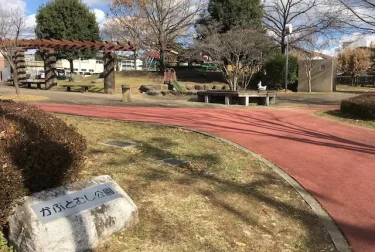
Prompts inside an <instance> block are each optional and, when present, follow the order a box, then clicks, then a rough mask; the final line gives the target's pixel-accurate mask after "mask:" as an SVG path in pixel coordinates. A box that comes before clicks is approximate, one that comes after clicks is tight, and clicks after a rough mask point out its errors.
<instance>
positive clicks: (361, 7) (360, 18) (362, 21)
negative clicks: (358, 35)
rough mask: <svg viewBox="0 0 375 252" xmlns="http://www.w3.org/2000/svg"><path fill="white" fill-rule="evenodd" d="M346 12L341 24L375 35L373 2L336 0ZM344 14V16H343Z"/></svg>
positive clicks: (374, 3)
mask: <svg viewBox="0 0 375 252" xmlns="http://www.w3.org/2000/svg"><path fill="white" fill-rule="evenodd" d="M337 1H338V3H339V4H340V5H341V6H342V7H344V9H346V10H347V12H346V13H345V12H344V13H343V14H344V15H341V17H342V18H341V22H342V23H344V24H345V25H346V26H347V27H348V28H354V29H355V30H356V31H362V32H365V33H375V15H374V12H375V2H374V1H373V0H337ZM345 14H346V15H345Z"/></svg>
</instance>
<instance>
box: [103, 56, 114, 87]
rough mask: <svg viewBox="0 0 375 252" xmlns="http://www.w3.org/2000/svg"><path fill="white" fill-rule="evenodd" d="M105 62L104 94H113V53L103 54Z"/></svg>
mask: <svg viewBox="0 0 375 252" xmlns="http://www.w3.org/2000/svg"><path fill="white" fill-rule="evenodd" d="M103 61H104V93H106V94H113V90H115V57H114V53H112V52H104V53H103Z"/></svg>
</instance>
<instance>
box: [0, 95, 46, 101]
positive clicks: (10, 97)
mask: <svg viewBox="0 0 375 252" xmlns="http://www.w3.org/2000/svg"><path fill="white" fill-rule="evenodd" d="M0 99H1V100H12V101H43V100H49V99H50V98H48V97H46V96H40V95H23V94H20V95H0Z"/></svg>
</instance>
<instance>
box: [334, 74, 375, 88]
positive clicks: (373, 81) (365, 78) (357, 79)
mask: <svg viewBox="0 0 375 252" xmlns="http://www.w3.org/2000/svg"><path fill="white" fill-rule="evenodd" d="M336 84H344V85H355V86H357V85H361V86H375V76H374V75H359V76H354V77H352V76H341V75H338V76H336Z"/></svg>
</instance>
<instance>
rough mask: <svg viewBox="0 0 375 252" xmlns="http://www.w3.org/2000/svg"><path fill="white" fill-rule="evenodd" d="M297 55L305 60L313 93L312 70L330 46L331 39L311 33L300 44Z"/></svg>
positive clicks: (308, 81) (307, 75)
mask: <svg viewBox="0 0 375 252" xmlns="http://www.w3.org/2000/svg"><path fill="white" fill-rule="evenodd" d="M297 45H298V46H299V48H298V49H297V48H296V49H297V50H296V51H297V57H298V58H299V59H300V60H302V61H303V64H304V67H305V73H306V77H307V83H308V89H309V93H311V80H312V76H311V71H312V69H313V67H314V66H315V63H316V62H317V61H318V60H320V59H321V58H322V55H323V54H322V51H323V50H324V49H325V48H327V47H328V46H329V40H324V39H323V38H319V35H317V34H314V33H311V35H310V36H308V37H306V38H305V39H304V40H303V41H300V42H299V43H298V44H297Z"/></svg>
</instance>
